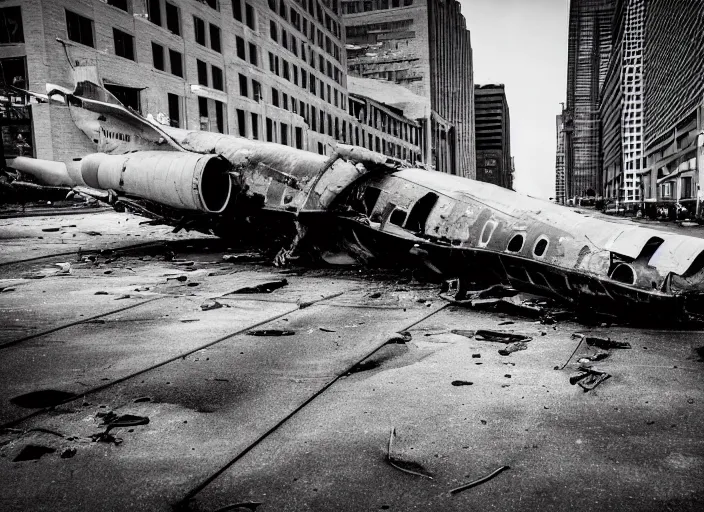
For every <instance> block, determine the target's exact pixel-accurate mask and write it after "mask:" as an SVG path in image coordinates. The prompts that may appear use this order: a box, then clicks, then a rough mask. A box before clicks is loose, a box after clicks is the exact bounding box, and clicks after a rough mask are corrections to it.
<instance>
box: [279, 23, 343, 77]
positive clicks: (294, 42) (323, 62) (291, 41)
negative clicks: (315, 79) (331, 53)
mask: <svg viewBox="0 0 704 512" xmlns="http://www.w3.org/2000/svg"><path fill="white" fill-rule="evenodd" d="M269 37H271V39H272V41H274V42H276V43H278V44H280V45H281V46H282V47H283V48H284V49H286V50H288V51H290V52H291V53H293V54H294V55H295V56H296V57H298V45H299V43H300V50H301V51H300V56H301V59H302V60H303V62H306V61H308V63H309V65H310V67H311V68H313V69H316V65H317V69H318V71H320V72H321V73H322V74H324V75H327V77H328V78H332V79H333V80H335V82H337V83H338V84H340V85H342V76H343V73H342V71H341V70H340V68H338V67H337V66H336V65H335V64H333V63H332V62H330V61H329V60H327V59H326V58H325V57H324V56H323V55H322V54H320V55H318V54H316V52H315V50H313V48H312V47H308V58H306V45H305V43H304V42H303V40H301V41H298V39H296V38H295V37H294V35H293V34H289V33H288V32H286V29H285V28H283V26H281V27H279V25H278V24H277V23H276V22H275V21H274V20H270V21H269ZM327 41H328V42H329V41H330V39H329V38H328V40H327ZM335 48H337V47H335ZM316 55H317V57H318V59H317V60H316V58H315V57H316ZM335 58H336V59H337V60H338V61H339V60H340V59H339V54H338V53H337V52H336V57H335Z"/></svg>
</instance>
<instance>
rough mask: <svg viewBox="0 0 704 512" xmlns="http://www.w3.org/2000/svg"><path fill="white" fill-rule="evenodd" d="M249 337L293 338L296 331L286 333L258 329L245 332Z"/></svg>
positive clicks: (277, 330) (281, 330)
mask: <svg viewBox="0 0 704 512" xmlns="http://www.w3.org/2000/svg"><path fill="white" fill-rule="evenodd" d="M247 334H248V335H249V336H293V335H294V334H296V331H287V330H285V329H259V330H254V331H247Z"/></svg>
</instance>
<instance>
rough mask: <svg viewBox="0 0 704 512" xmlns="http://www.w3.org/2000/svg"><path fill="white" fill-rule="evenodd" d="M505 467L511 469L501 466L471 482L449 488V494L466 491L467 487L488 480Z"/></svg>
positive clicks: (469, 487)
mask: <svg viewBox="0 0 704 512" xmlns="http://www.w3.org/2000/svg"><path fill="white" fill-rule="evenodd" d="M507 469H511V467H510V466H501V467H500V468H499V469H497V470H496V471H494V472H493V473H489V474H488V475H486V476H484V477H482V478H478V479H477V480H474V481H472V482H469V483H468V484H464V485H461V486H459V487H455V488H454V489H451V490H450V494H457V493H459V492H462V491H466V490H467V489H471V488H472V487H476V486H477V485H481V484H483V483H484V482H488V481H489V480H491V479H492V478H494V477H495V476H496V475H498V474H499V473H501V472H502V471H506V470H507Z"/></svg>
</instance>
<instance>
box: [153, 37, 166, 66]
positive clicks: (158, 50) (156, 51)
mask: <svg viewBox="0 0 704 512" xmlns="http://www.w3.org/2000/svg"><path fill="white" fill-rule="evenodd" d="M152 62H153V63H154V67H155V68H156V69H158V70H159V71H164V70H165V67H164V47H163V46H161V45H160V44H157V43H154V42H153V43H152Z"/></svg>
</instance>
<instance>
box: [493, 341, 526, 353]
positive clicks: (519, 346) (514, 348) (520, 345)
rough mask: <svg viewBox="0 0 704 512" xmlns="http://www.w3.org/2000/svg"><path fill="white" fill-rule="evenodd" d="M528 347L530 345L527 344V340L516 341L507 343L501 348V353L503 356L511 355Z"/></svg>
mask: <svg viewBox="0 0 704 512" xmlns="http://www.w3.org/2000/svg"><path fill="white" fill-rule="evenodd" d="M527 348H528V345H526V343H525V341H514V342H513V343H509V344H508V345H506V346H505V347H504V348H502V349H499V354H500V355H502V356H510V355H511V354H513V353H514V352H518V351H519V350H526V349H527Z"/></svg>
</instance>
